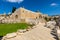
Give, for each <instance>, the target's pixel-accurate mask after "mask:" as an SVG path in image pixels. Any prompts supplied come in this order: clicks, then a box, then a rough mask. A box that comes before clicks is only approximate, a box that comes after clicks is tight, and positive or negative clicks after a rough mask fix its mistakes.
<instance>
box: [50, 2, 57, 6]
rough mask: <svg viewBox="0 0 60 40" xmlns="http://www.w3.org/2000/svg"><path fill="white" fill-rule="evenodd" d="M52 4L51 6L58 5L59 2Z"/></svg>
mask: <svg viewBox="0 0 60 40" xmlns="http://www.w3.org/2000/svg"><path fill="white" fill-rule="evenodd" d="M50 5H51V6H57V5H58V4H57V3H51V4H50Z"/></svg>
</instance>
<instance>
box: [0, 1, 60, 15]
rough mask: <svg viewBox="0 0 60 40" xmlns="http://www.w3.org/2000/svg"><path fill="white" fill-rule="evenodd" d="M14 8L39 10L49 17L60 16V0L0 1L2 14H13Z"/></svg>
mask: <svg viewBox="0 0 60 40" xmlns="http://www.w3.org/2000/svg"><path fill="white" fill-rule="evenodd" d="M12 7H16V8H19V7H24V8H26V9H28V10H32V11H36V10H39V11H40V12H42V13H43V14H48V15H59V14H60V0H0V14H3V13H9V12H11V11H12Z"/></svg>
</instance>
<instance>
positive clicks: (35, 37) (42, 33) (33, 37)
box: [2, 23, 56, 40]
mask: <svg viewBox="0 0 60 40" xmlns="http://www.w3.org/2000/svg"><path fill="white" fill-rule="evenodd" d="M44 25H45V23H39V24H38V25H36V26H34V27H33V29H30V30H29V31H27V32H25V33H23V34H22V33H19V34H17V35H16V36H14V37H12V38H7V37H6V36H5V37H3V39H2V40H56V39H55V38H54V37H55V36H53V35H52V34H51V31H52V30H51V29H49V28H46V27H44Z"/></svg>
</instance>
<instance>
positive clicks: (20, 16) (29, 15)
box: [0, 7, 44, 23]
mask: <svg viewBox="0 0 60 40" xmlns="http://www.w3.org/2000/svg"><path fill="white" fill-rule="evenodd" d="M0 16H1V15H0ZM43 16H44V15H43V14H41V13H40V12H32V11H30V10H27V9H25V8H22V7H20V8H18V9H16V11H15V12H14V13H12V14H11V15H9V16H6V15H5V14H4V15H2V16H1V17H0V23H16V22H17V23H20V22H21V21H23V22H28V21H32V22H33V21H35V20H36V19H40V18H42V17H43Z"/></svg>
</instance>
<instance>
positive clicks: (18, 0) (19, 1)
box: [6, 0, 24, 3]
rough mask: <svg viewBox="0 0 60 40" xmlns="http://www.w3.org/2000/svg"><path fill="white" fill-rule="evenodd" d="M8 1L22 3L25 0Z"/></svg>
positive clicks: (9, 0)
mask: <svg viewBox="0 0 60 40" xmlns="http://www.w3.org/2000/svg"><path fill="white" fill-rule="evenodd" d="M6 1H8V2H12V3H21V2H23V1H24V0H6Z"/></svg>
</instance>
